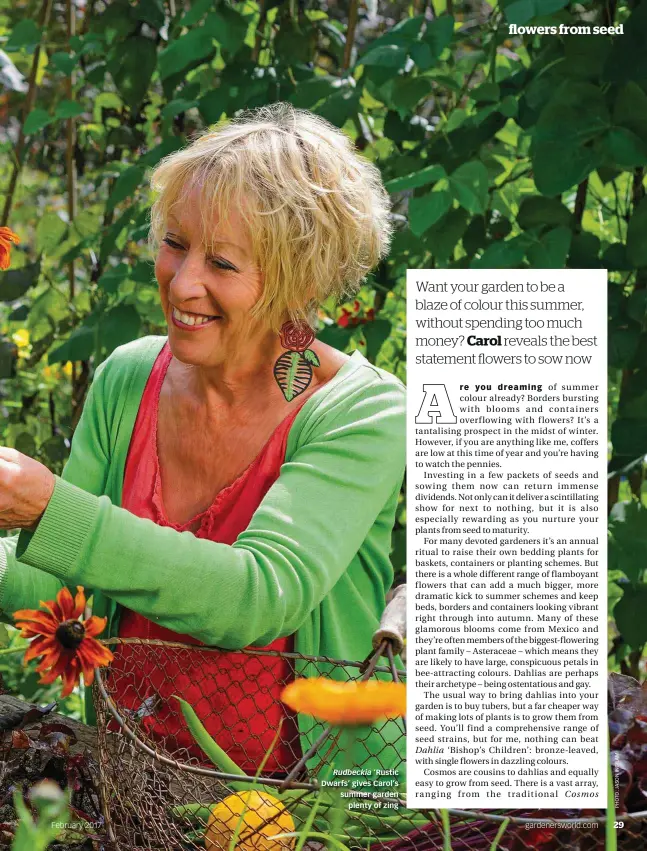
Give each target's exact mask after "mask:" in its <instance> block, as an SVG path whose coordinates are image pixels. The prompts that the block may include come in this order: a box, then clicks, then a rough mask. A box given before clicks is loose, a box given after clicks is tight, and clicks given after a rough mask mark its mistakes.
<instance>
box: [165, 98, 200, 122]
mask: <svg viewBox="0 0 647 851" xmlns="http://www.w3.org/2000/svg"><path fill="white" fill-rule="evenodd" d="M197 105H198V102H197V101H196V100H185V99H184V98H177V99H176V100H172V101H171V102H170V103H167V104H166V106H165V107H164V109H163V110H162V112H161V113H160V115H161V116H162V118H164V119H165V120H169V119H170V118H173V117H174V116H176V115H179V114H180V113H181V112H186V111H187V110H188V109H191V108H192V107H194V106H197Z"/></svg>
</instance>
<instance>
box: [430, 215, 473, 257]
mask: <svg viewBox="0 0 647 851" xmlns="http://www.w3.org/2000/svg"><path fill="white" fill-rule="evenodd" d="M468 222H469V214H468V213H467V212H466V211H465V210H463V209H456V210H449V212H447V213H445V215H444V216H443V217H442V219H439V220H438V221H437V222H436V224H435V225H432V226H431V227H430V228H429V230H428V231H427V232H426V234H425V237H424V242H425V245H428V246H429V250H430V251H431V252H432V253H433V254H434V255H435V256H436V259H437V260H438V262H439V263H446V262H447V260H448V259H449V258H451V257H452V256H453V254H454V251H455V249H456V245H457V244H458V241H459V240H460V239H461V237H462V236H463V234H464V233H465V231H466V230H467V224H468Z"/></svg>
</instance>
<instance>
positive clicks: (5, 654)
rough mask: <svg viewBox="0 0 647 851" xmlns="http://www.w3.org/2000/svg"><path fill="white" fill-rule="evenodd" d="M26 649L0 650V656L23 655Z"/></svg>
mask: <svg viewBox="0 0 647 851" xmlns="http://www.w3.org/2000/svg"><path fill="white" fill-rule="evenodd" d="M26 649H27V648H26V647H6V648H3V649H2V650H0V656H9V655H10V654H11V653H24V652H25V650H26Z"/></svg>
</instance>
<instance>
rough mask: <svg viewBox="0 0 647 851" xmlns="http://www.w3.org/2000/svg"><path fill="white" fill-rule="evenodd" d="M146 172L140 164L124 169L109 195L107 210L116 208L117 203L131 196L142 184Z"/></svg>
mask: <svg viewBox="0 0 647 851" xmlns="http://www.w3.org/2000/svg"><path fill="white" fill-rule="evenodd" d="M144 174H145V170H144V168H143V167H142V166H139V165H131V166H130V167H129V168H127V169H126V170H125V171H122V173H121V174H120V175H119V177H118V178H117V180H116V182H115V185H114V187H113V190H112V192H111V193H110V195H109V197H108V200H107V202H106V211H108V212H109V211H110V210H114V208H115V207H116V206H117V204H120V203H121V202H122V201H124V200H125V199H126V198H129V197H130V196H131V195H132V194H133V193H134V192H135V190H136V189H137V187H138V186H140V185H141V183H142V181H143V179H144Z"/></svg>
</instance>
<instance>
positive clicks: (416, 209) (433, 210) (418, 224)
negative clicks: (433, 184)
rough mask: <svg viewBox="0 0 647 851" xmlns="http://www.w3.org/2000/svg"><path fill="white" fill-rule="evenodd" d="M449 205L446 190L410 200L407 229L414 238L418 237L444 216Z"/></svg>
mask: <svg viewBox="0 0 647 851" xmlns="http://www.w3.org/2000/svg"><path fill="white" fill-rule="evenodd" d="M451 204H452V196H451V195H450V193H449V192H448V191H447V190H446V189H443V190H441V191H439V192H427V194H426V195H421V196H420V197H419V198H411V199H410V200H409V227H410V228H411V230H412V231H413V233H415V235H416V236H420V235H421V234H423V233H424V232H425V231H426V230H428V229H429V228H430V227H431V226H432V225H434V224H436V222H437V221H438V220H439V219H441V218H442V217H443V216H444V215H445V213H446V212H447V210H449V208H450V207H451Z"/></svg>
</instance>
